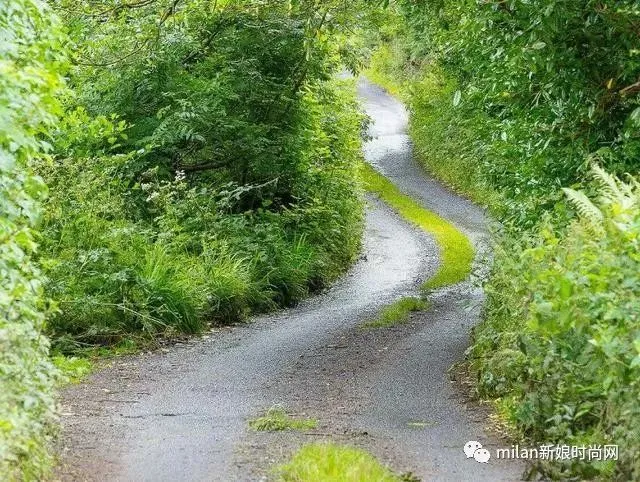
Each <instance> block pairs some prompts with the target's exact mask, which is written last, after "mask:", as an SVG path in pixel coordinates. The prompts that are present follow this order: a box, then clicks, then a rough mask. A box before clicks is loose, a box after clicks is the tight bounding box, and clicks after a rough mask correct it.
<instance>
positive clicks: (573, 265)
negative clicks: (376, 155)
mask: <svg viewBox="0 0 640 482" xmlns="http://www.w3.org/2000/svg"><path fill="white" fill-rule="evenodd" d="M639 19H640V10H639V9H638V5H637V2H635V1H624V0H620V1H614V0H612V1H608V0H607V1H603V2H592V1H589V0H580V1H575V2H557V1H555V0H533V1H528V2H523V1H509V2H497V1H487V2H457V1H449V0H444V1H435V0H433V1H431V0H429V1H428V0H423V1H418V2H413V1H404V0H398V1H396V2H393V3H392V4H391V8H389V10H388V11H387V21H386V22H385V25H384V27H383V28H382V29H380V31H379V32H377V33H376V35H375V37H376V38H375V39H374V40H375V42H378V43H379V45H381V48H379V49H378V51H377V52H376V54H375V55H374V57H373V59H372V63H371V67H370V72H369V74H368V75H370V77H371V78H372V79H374V80H376V81H378V82H380V83H381V84H383V85H385V86H388V87H390V90H391V91H392V92H395V93H398V94H399V95H401V96H402V97H403V99H405V101H406V102H407V103H408V105H409V109H410V114H411V135H412V138H413V141H414V143H415V148H416V151H417V153H418V157H419V160H420V161H421V162H422V163H423V165H424V166H425V168H426V169H428V170H429V171H430V172H431V173H433V174H434V175H435V176H437V177H439V178H440V179H442V180H443V181H444V182H446V183H448V184H449V185H451V186H452V187H453V188H454V189H457V190H458V191H460V192H462V193H464V194H466V195H468V196H469V197H471V198H472V199H474V200H476V201H478V202H481V203H483V204H486V205H488V206H489V207H490V209H491V211H492V212H493V213H494V215H495V216H496V217H497V218H498V219H499V220H500V221H501V223H502V226H503V229H502V230H501V232H499V233H498V234H497V235H496V250H495V262H494V266H493V273H492V275H491V277H490V279H489V281H488V283H487V284H486V287H485V289H486V292H487V296H488V299H487V303H486V306H485V309H484V314H483V318H484V319H483V322H482V323H481V325H480V326H479V327H478V328H477V329H476V330H475V333H474V345H473V346H472V348H471V349H470V351H469V358H470V365H471V369H472V372H473V374H474V375H475V376H476V377H477V380H478V383H477V388H478V392H479V394H480V395H482V396H483V397H487V398H495V399H496V400H499V405H500V409H501V413H502V414H505V415H506V416H507V417H508V422H509V425H510V426H511V427H514V428H515V429H516V431H517V434H518V435H519V436H520V437H521V438H522V439H523V440H524V441H525V442H526V443H530V444H537V443H553V444H569V445H572V444H574V445H580V446H581V445H583V444H585V445H586V446H589V444H595V445H604V444H619V446H620V451H621V453H620V461H618V462H612V461H607V462H597V461H591V462H589V461H579V460H576V459H573V460H568V461H557V462H554V463H547V464H545V465H544V466H539V467H536V468H535V469H536V470H542V471H543V472H545V473H546V474H547V475H548V476H550V477H552V478H555V479H569V478H571V479H583V478H587V479H599V480H636V479H638V478H639V477H640V466H639V465H638V460H640V443H639V441H640V437H639V435H640V427H638V425H637V421H638V420H639V419H640V418H639V417H638V412H637V408H636V405H637V402H634V401H637V400H638V398H639V397H640V387H639V386H638V384H637V382H636V380H637V379H638V373H637V369H638V368H637V367H638V360H639V358H638V356H639V354H640V351H639V350H640V348H639V346H640V345H639V344H638V343H639V342H638V339H639V338H638V337H639V334H640V332H639V331H638V326H640V325H639V323H638V322H639V321H640V320H638V313H639V312H640V311H639V310H638V308H639V306H638V304H637V300H638V299H639V298H638V286H640V280H638V256H637V253H638V233H637V228H638V226H639V225H640V224H639V223H638V220H639V219H640V206H639V205H638V194H637V187H636V186H637V182H638V181H637V179H638V173H639V170H638V165H639V164H638V159H639V154H640V99H639V96H638V93H639V92H640V86H639V85H638V75H639V72H640V57H639V56H638V49H637V29H636V26H637V24H638V21H639ZM594 166H596V167H594ZM597 166H602V168H604V169H606V171H607V172H610V173H613V174H616V175H619V176H620V175H622V174H623V173H625V172H629V173H631V174H632V175H633V176H634V177H633V178H630V179H629V180H628V181H627V182H626V183H621V182H620V181H618V180H617V179H615V178H612V177H610V176H609V175H608V174H606V172H605V171H603V170H602V169H601V168H599V167H597ZM594 169H595V171H594ZM592 173H594V174H592ZM594 177H595V181H594V180H593V179H594ZM563 187H565V188H566V187H570V188H571V189H568V190H567V189H565V192H564V193H563V191H562V189H561V188H563ZM589 199H594V200H596V202H592V201H589Z"/></svg>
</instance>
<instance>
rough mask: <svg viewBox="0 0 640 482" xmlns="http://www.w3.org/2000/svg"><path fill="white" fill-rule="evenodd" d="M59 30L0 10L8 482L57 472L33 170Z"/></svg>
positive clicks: (51, 22)
mask: <svg viewBox="0 0 640 482" xmlns="http://www.w3.org/2000/svg"><path fill="white" fill-rule="evenodd" d="M59 27H60V26H59V24H58V23H57V22H56V19H55V18H53V17H52V15H51V14H50V12H49V10H48V9H47V8H46V7H45V6H44V5H42V4H41V3H40V2H36V1H31V0H10V1H8V2H7V1H6V0H4V1H3V2H2V3H0V37H1V38H2V42H0V477H1V478H2V479H3V480H9V481H13V480H41V479H42V478H44V477H45V476H46V474H47V472H48V468H49V465H50V463H51V457H50V456H49V453H48V448H49V445H50V442H51V435H52V422H53V421H54V418H55V414H54V408H55V404H54V399H53V394H52V389H53V385H54V384H55V380H56V377H57V372H56V370H55V368H54V367H53V365H52V364H51V362H50V361H49V359H48V348H49V343H48V341H47V340H46V338H44V337H43V336H42V335H41V334H40V331H41V330H42V328H43V326H44V324H45V314H46V311H47V307H46V303H45V302H44V299H43V296H42V275H41V273H40V271H39V270H38V268H37V266H36V265H35V263H34V262H33V255H34V252H35V250H36V242H35V241H36V234H35V233H34V227H35V225H36V223H37V221H38V219H39V217H40V215H41V206H40V203H41V200H42V198H43V197H44V195H45V193H46V188H45V186H44V184H43V183H42V180H41V179H40V178H38V177H37V176H34V174H33V172H32V170H31V167H32V164H33V163H34V161H35V160H36V158H37V157H38V156H43V155H44V153H45V152H46V151H47V149H48V143H47V142H46V141H45V138H44V137H43V133H44V132H46V129H47V128H48V127H49V126H51V125H52V124H53V123H54V122H55V115H54V114H55V113H57V111H58V105H57V102H56V101H55V99H54V98H55V95H56V93H57V92H58V89H59V87H60V84H61V77H60V76H59V75H58V74H57V73H56V71H55V69H54V65H55V64H56V63H59V62H63V61H64V58H63V56H62V54H61V50H60V45H61V42H62V35H61V33H60V28H59Z"/></svg>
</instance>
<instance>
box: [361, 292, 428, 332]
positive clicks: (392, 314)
mask: <svg viewBox="0 0 640 482" xmlns="http://www.w3.org/2000/svg"><path fill="white" fill-rule="evenodd" d="M429 304H430V303H429V302H428V301H426V300H423V299H422V298H417V297H415V296H408V297H405V298H401V299H399V300H398V301H395V302H393V303H391V304H390V305H388V306H386V307H385V308H384V309H383V310H382V311H381V312H380V314H379V315H378V316H377V318H375V319H373V320H371V321H368V322H366V323H364V324H363V325H362V327H363V328H387V327H389V326H394V325H397V324H401V323H406V322H407V321H408V320H409V315H410V314H411V313H413V312H416V311H424V310H426V309H427V308H428V307H429Z"/></svg>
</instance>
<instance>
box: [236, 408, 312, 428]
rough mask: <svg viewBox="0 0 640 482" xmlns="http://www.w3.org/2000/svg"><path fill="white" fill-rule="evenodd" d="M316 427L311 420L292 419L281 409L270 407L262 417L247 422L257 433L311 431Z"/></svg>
mask: <svg viewBox="0 0 640 482" xmlns="http://www.w3.org/2000/svg"><path fill="white" fill-rule="evenodd" d="M317 426H318V421H317V420H315V419H313V418H294V417H291V416H290V415H288V414H287V412H285V410H284V409H283V408H281V407H272V408H270V409H269V410H268V411H267V413H266V414H265V415H264V416H262V417H257V418H254V419H252V420H249V427H251V428H252V429H253V430H255V431H257V432H280V431H283V430H311V429H314V428H316V427H317Z"/></svg>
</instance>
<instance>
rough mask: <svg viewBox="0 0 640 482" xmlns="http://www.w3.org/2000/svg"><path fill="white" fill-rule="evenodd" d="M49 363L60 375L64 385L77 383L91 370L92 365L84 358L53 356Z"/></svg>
mask: <svg viewBox="0 0 640 482" xmlns="http://www.w3.org/2000/svg"><path fill="white" fill-rule="evenodd" d="M51 361H52V362H53V364H54V365H55V367H56V368H57V369H58V370H59V371H60V373H61V374H62V379H63V381H64V382H65V383H79V382H80V381H82V379H83V378H84V377H86V376H87V375H89V374H90V373H91V371H92V370H93V364H92V363H91V361H90V360H88V359H86V358H78V357H76V356H64V355H54V356H52V357H51Z"/></svg>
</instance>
